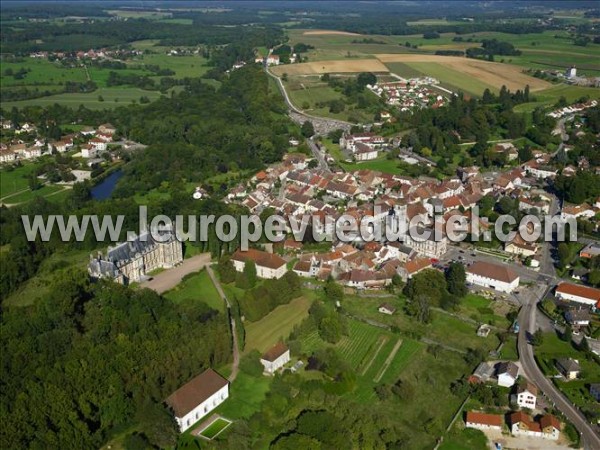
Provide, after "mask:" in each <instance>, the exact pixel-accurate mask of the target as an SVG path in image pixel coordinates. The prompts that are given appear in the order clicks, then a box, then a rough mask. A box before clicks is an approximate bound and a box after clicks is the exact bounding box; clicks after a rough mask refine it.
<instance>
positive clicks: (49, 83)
mask: <svg viewBox="0 0 600 450" xmlns="http://www.w3.org/2000/svg"><path fill="white" fill-rule="evenodd" d="M21 69H24V70H26V71H27V73H25V74H24V76H23V78H22V79H15V77H14V76H13V75H7V73H10V72H11V71H12V72H13V73H17V72H18V71H19V70H21ZM86 80H87V77H86V74H85V69H84V68H83V67H64V66H62V65H61V64H60V63H55V62H50V61H47V60H45V59H34V58H24V59H23V60H22V61H21V62H9V61H2V72H1V75H0V83H1V85H2V88H3V89H5V88H7V87H17V86H25V87H29V88H33V87H38V88H40V90H46V89H49V90H52V89H50V87H54V88H55V89H58V88H61V87H62V85H63V84H64V83H65V82H66V81H76V82H85V81H86Z"/></svg>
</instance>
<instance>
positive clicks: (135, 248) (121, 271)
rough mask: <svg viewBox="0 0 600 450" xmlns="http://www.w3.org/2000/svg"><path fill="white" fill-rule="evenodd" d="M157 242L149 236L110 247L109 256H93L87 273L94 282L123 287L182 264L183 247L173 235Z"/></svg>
mask: <svg viewBox="0 0 600 450" xmlns="http://www.w3.org/2000/svg"><path fill="white" fill-rule="evenodd" d="M163 236H164V237H165V239H164V242H158V241H156V240H154V239H153V238H152V235H151V234H149V233H144V234H142V235H140V236H138V237H136V238H135V240H133V241H128V242H124V243H122V244H119V245H117V246H116V247H109V248H108V250H107V252H106V256H104V255H102V253H99V254H98V256H96V257H94V256H91V258H90V264H89V266H88V272H89V274H90V276H91V277H92V278H96V279H100V278H110V279H113V280H115V281H116V282H118V283H121V284H129V283H132V282H136V281H141V280H143V279H144V277H146V275H147V274H148V273H149V272H152V271H153V270H156V269H161V268H169V267H173V266H175V265H177V264H179V263H180V262H182V261H183V245H182V243H181V242H179V241H178V240H177V239H175V236H174V235H173V234H172V233H171V232H167V234H165V235H163Z"/></svg>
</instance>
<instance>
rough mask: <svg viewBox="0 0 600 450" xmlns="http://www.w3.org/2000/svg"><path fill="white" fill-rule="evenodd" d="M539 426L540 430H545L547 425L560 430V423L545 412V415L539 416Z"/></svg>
mask: <svg viewBox="0 0 600 450" xmlns="http://www.w3.org/2000/svg"><path fill="white" fill-rule="evenodd" d="M540 426H541V427H542V430H545V429H546V428H548V427H554V428H556V429H557V430H560V426H561V424H560V421H559V420H558V419H557V418H556V417H554V416H553V415H550V414H546V415H545V416H542V417H541V418H540Z"/></svg>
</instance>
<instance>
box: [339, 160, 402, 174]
mask: <svg viewBox="0 0 600 450" xmlns="http://www.w3.org/2000/svg"><path fill="white" fill-rule="evenodd" d="M399 163H400V160H399V159H387V156H383V157H380V158H377V159H374V160H372V161H364V162H355V163H346V162H342V163H340V165H341V166H342V167H343V168H344V169H346V170H347V171H354V170H361V169H369V170H378V171H380V172H383V173H390V174H393V175H400V174H402V170H401V169H400V168H399V167H398V164H399Z"/></svg>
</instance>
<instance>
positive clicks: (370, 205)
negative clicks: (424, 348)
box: [228, 135, 534, 293]
mask: <svg viewBox="0 0 600 450" xmlns="http://www.w3.org/2000/svg"><path fill="white" fill-rule="evenodd" d="M377 139H378V137H377V136H373V135H366V136H363V135H347V136H344V138H343V142H342V145H343V146H344V148H348V149H352V148H355V147H356V146H357V145H358V144H359V143H361V140H364V141H367V142H371V143H373V145H380V144H379V142H380V141H378V140H377ZM364 141H363V142H364ZM465 172H466V173H467V174H466V176H465ZM461 175H462V178H459V177H457V178H452V179H448V180H444V181H438V180H433V179H428V178H419V179H416V178H409V177H404V176H398V175H390V174H385V173H381V172H378V171H372V170H358V171H355V172H350V173H333V172H329V171H325V170H322V169H308V165H307V157H306V156H305V155H303V154H288V155H286V157H285V158H284V161H283V162H282V163H280V164H278V165H275V166H272V167H270V168H268V169H266V170H264V171H261V172H259V173H258V174H256V175H255V177H254V178H253V179H252V180H251V183H250V185H239V186H237V187H236V188H234V189H232V190H231V191H230V192H229V194H228V201H229V202H234V203H239V204H242V205H244V206H246V207H247V208H248V209H249V210H250V211H251V212H253V213H256V214H260V213H261V212H262V211H263V210H264V209H265V208H272V209H273V210H274V211H275V212H276V213H278V214H281V215H282V216H284V217H288V218H290V219H291V218H293V219H295V220H296V221H297V223H299V224H302V223H304V222H307V221H308V225H311V226H312V232H313V235H315V234H316V235H318V236H319V237H323V238H324V237H331V238H332V240H333V237H335V229H334V227H335V223H334V221H335V220H336V219H338V218H339V217H341V216H342V215H346V216H352V217H354V218H355V219H356V220H357V221H360V220H363V219H364V218H368V219H369V220H372V221H373V222H377V221H380V223H382V224H384V223H389V221H390V220H391V221H394V220H399V219H400V218H401V217H402V218H404V217H405V218H406V219H408V220H409V221H410V220H414V219H418V220H419V221H420V223H421V224H422V229H419V230H413V231H417V233H416V234H418V235H422V234H423V232H424V231H430V232H431V233H430V237H429V238H426V239H425V238H416V237H415V235H414V234H411V233H407V234H406V235H405V236H404V239H403V240H401V241H396V242H374V241H373V242H366V243H365V242H363V241H362V240H361V239H360V236H359V235H357V236H356V239H355V241H354V242H353V245H351V244H350V243H339V244H338V245H337V246H332V248H331V249H330V251H328V252H325V253H309V252H303V251H302V250H303V246H302V244H301V243H299V242H296V241H294V240H291V239H290V240H287V241H285V243H284V250H285V251H287V252H292V253H296V254H298V261H297V263H296V264H295V266H294V267H293V269H292V270H294V272H296V273H297V274H298V275H300V276H303V277H316V278H320V279H326V278H328V277H329V276H332V277H334V278H335V279H337V280H338V281H339V282H340V283H341V284H343V285H346V286H349V287H354V288H358V289H365V288H382V287H384V286H386V285H388V284H390V283H391V280H392V278H393V277H394V276H395V275H399V276H400V277H401V278H402V279H403V280H407V279H409V278H411V277H413V276H414V275H416V274H417V273H419V272H420V271H422V270H425V269H427V268H430V267H432V266H433V265H434V264H435V263H436V260H438V259H440V258H441V257H442V256H443V255H444V254H445V253H446V252H447V250H448V245H449V240H448V238H447V236H446V235H445V234H444V233H434V232H433V231H434V229H435V228H437V227H441V225H443V223H444V221H445V220H446V219H448V218H449V217H450V216H456V217H460V218H464V221H465V223H466V224H467V229H468V230H470V229H471V228H470V227H472V226H473V223H474V222H477V226H478V227H479V229H480V230H482V231H483V230H484V229H487V228H488V227H489V226H490V225H489V224H487V223H486V222H485V221H483V220H481V219H479V218H477V216H474V215H472V214H471V211H470V210H471V208H472V207H473V206H475V205H476V203H477V202H478V201H479V200H480V199H481V198H482V197H483V196H484V195H487V194H494V193H500V192H501V193H505V192H506V189H507V188H512V186H509V187H507V185H506V184H505V183H504V182H502V181H499V180H501V179H503V178H504V177H505V176H508V177H510V181H509V182H510V183H513V181H517V180H516V177H515V175H514V174H509V175H506V174H501V175H499V176H497V178H494V179H489V180H488V179H484V178H483V177H481V176H480V175H479V172H478V171H477V170H476V168H467V169H462V170H461ZM499 183H501V185H499ZM276 186H277V187H276ZM523 192H525V191H523ZM521 195H522V196H523V198H526V197H524V195H525V194H521ZM324 200H325V201H324ZM336 204H337V207H336V206H334V205H336ZM288 231H289V232H291V228H290V229H289V230H288ZM436 234H437V236H436ZM509 244H510V245H512V246H515V247H519V246H520V247H519V248H520V249H515V250H512V251H514V252H515V253H523V252H525V250H524V247H527V246H528V245H530V244H528V243H523V244H521V243H520V242H516V241H515V242H513V243H509ZM510 245H509V246H508V248H507V251H511V250H510ZM532 251H534V250H532ZM263 253H264V252H263ZM247 258H251V259H253V261H254V262H255V264H256V267H257V272H258V274H259V276H262V277H263V278H279V277H280V276H282V275H283V273H285V270H286V264H285V260H283V259H282V258H280V257H278V256H276V255H270V256H265V255H263V254H261V252H260V251H257V250H252V251H248V252H238V253H236V255H234V265H236V269H237V270H240V271H241V270H243V263H244V261H245V259H247ZM467 280H468V282H469V283H472V284H476V285H479V286H482V287H486V288H493V289H496V290H498V291H502V292H507V293H510V292H513V291H514V290H515V289H516V288H517V286H518V285H519V277H518V276H517V275H516V274H515V273H514V272H513V271H512V270H511V269H510V268H509V267H508V266H507V265H505V264H500V263H498V264H495V263H486V262H477V263H475V264H472V265H471V266H470V267H468V268H467Z"/></svg>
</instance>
